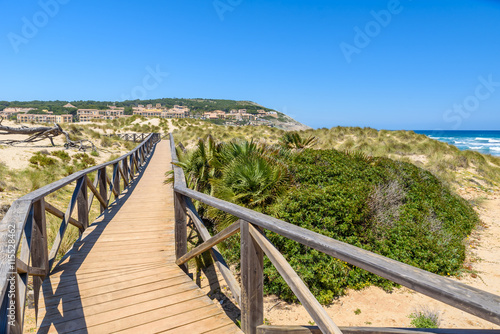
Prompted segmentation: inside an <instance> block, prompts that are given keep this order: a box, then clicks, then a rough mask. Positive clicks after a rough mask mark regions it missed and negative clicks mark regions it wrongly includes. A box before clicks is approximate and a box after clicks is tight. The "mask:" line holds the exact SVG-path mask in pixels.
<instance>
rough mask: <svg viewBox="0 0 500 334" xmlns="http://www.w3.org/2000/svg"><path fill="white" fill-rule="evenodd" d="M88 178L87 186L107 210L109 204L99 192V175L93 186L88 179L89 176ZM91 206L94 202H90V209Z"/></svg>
mask: <svg viewBox="0 0 500 334" xmlns="http://www.w3.org/2000/svg"><path fill="white" fill-rule="evenodd" d="M86 177H87V186H88V187H89V189H90V191H91V192H92V195H94V196H95V197H96V198H97V200H98V201H99V203H101V206H103V207H104V208H105V209H107V208H108V204H107V203H106V200H104V198H102V196H101V194H100V193H99V191H98V190H97V185H98V184H99V174H98V175H97V176H96V178H95V181H94V184H92V182H90V179H89V178H88V176H86ZM91 204H92V202H91V201H89V209H90V205H91Z"/></svg>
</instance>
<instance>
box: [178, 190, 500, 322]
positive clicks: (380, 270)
mask: <svg viewBox="0 0 500 334" xmlns="http://www.w3.org/2000/svg"><path fill="white" fill-rule="evenodd" d="M174 190H175V191H176V192H177V193H180V194H183V195H185V196H187V197H190V198H192V199H195V200H198V201H200V202H202V203H205V204H207V205H210V206H212V207H214V208H217V209H219V210H222V211H224V212H227V213H230V214H232V215H234V216H236V217H238V218H240V219H243V220H247V221H250V222H252V223H253V224H255V225H257V226H259V227H261V228H264V229H267V230H270V231H272V232H275V233H278V234H279V235H282V236H284V237H286V238H289V239H292V240H295V241H297V242H299V243H301V244H303V245H306V246H308V247H311V248H314V249H316V250H318V251H320V252H323V253H325V254H328V255H330V256H332V257H335V258H338V259H340V260H342V261H345V262H348V263H350V264H353V265H355V266H358V267H360V268H362V269H365V270H367V271H369V272H372V273H374V274H376V275H379V276H381V277H384V278H386V279H389V280H391V281H393V282H395V283H398V284H401V285H403V286H406V287H408V288H410V289H412V290H414V291H417V292H420V293H422V294H425V295H427V296H429V297H431V298H434V299H436V300H439V301H441V302H443V303H446V304H448V305H451V306H453V307H456V308H458V309H461V310H463V311H465V312H468V313H470V314H473V315H475V316H478V317H480V318H483V319H485V320H488V321H491V322H493V323H495V324H497V325H500V308H499V307H498V305H500V296H497V295H494V294H492V293H489V292H486V291H482V290H479V289H477V288H474V287H471V286H468V285H465V284H463V283H459V282H455V281H452V280H451V279H448V278H445V277H441V276H438V275H436V274H433V273H430V272H427V271H425V270H422V269H419V268H416V267H412V266H410V265H407V264H404V263H401V262H398V261H395V260H392V259H389V258H387V257H383V256H381V255H378V254H375V253H372V252H369V251H366V250H364V249H361V248H357V247H355V246H352V245H349V244H346V243H343V242H340V241H338V240H335V239H332V238H329V237H327V236H324V235H321V234H319V233H316V232H313V231H310V230H307V229H304V228H301V227H299V226H296V225H293V224H290V223H287V222H285V221H283V220H280V219H276V218H273V217H270V216H267V215H264V214H262V213H259V212H256V211H253V210H250V209H247V208H244V207H241V206H238V205H236V204H233V203H229V202H226V201H222V200H220V199H217V198H214V197H211V196H208V195H206V194H202V193H200V192H197V191H194V190H191V189H188V188H185V187H181V186H178V185H177V184H175V185H174Z"/></svg>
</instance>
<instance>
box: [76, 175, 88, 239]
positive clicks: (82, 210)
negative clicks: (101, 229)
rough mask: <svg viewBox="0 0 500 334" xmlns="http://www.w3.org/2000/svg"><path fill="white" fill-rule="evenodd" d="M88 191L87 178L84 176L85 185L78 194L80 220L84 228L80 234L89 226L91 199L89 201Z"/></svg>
mask: <svg viewBox="0 0 500 334" xmlns="http://www.w3.org/2000/svg"><path fill="white" fill-rule="evenodd" d="M88 198H89V197H88V191H87V178H86V177H85V176H84V177H83V185H82V189H81V190H80V193H79V194H78V199H77V203H78V221H79V222H80V223H82V230H81V231H80V234H81V233H83V231H85V230H86V229H87V227H88V226H89V201H88Z"/></svg>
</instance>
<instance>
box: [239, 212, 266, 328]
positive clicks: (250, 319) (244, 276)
mask: <svg viewBox="0 0 500 334" xmlns="http://www.w3.org/2000/svg"><path fill="white" fill-rule="evenodd" d="M256 228H257V227H256ZM240 235H241V265H240V267H241V306H240V308H241V329H242V330H243V332H244V333H245V334H256V333H257V326H260V325H262V324H263V322H264V290H263V288H264V281H263V280H264V279H263V272H264V255H263V252H262V249H260V247H259V245H258V244H257V243H256V242H255V241H254V240H253V239H252V236H251V235H250V232H249V223H248V222H246V221H244V220H240Z"/></svg>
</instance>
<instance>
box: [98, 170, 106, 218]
mask: <svg viewBox="0 0 500 334" xmlns="http://www.w3.org/2000/svg"><path fill="white" fill-rule="evenodd" d="M96 178H97V179H98V180H99V195H101V198H102V199H103V200H104V202H105V203H106V204H104V203H103V202H101V213H103V212H104V210H106V209H107V208H108V188H107V187H106V179H107V175H106V167H103V168H101V169H99V170H98V172H97V176H96Z"/></svg>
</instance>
